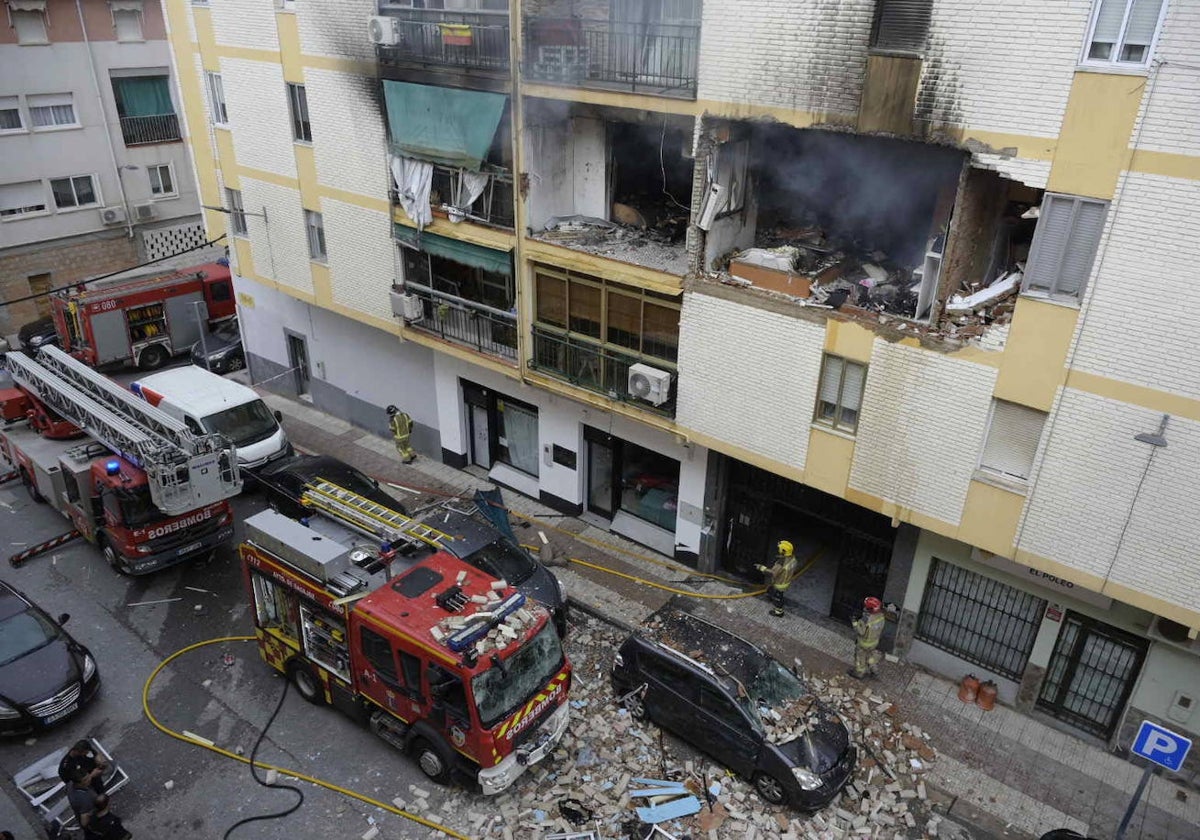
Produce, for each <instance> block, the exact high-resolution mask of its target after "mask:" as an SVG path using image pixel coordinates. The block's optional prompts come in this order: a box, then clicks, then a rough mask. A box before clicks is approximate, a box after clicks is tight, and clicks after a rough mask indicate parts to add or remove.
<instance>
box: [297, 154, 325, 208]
mask: <svg viewBox="0 0 1200 840" xmlns="http://www.w3.org/2000/svg"><path fill="white" fill-rule="evenodd" d="M294 148H295V151H296V174H298V175H299V176H300V203H301V204H303V205H304V208H305V209H306V210H312V211H314V212H316V213H320V212H321V195H320V190H319V185H318V184H317V163H316V159H315V158H314V157H313V149H312V146H306V145H304V144H303V143H296V144H295V146H294Z"/></svg>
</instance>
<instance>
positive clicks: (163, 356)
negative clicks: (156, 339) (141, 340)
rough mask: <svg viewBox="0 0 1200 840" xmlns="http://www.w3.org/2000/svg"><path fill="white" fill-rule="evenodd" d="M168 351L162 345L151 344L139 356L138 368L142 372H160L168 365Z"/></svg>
mask: <svg viewBox="0 0 1200 840" xmlns="http://www.w3.org/2000/svg"><path fill="white" fill-rule="evenodd" d="M168 358H169V357H168V355H167V351H166V349H165V348H164V347H163V346H162V345H161V344H151V345H150V346H149V347H147V348H146V349H145V350H143V351H142V355H140V356H138V367H139V368H141V369H142V370H158V369H159V368H160V367H162V366H163V365H165V364H166V363H167V359H168Z"/></svg>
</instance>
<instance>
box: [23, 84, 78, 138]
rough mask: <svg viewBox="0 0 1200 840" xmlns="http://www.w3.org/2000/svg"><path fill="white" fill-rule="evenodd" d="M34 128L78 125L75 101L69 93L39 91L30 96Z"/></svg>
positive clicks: (30, 116) (31, 119) (31, 117)
mask: <svg viewBox="0 0 1200 840" xmlns="http://www.w3.org/2000/svg"><path fill="white" fill-rule="evenodd" d="M28 103H29V119H30V121H32V122H33V127H34V129H39V128H57V127H60V126H76V125H78V124H79V123H78V122H77V121H76V119H75V101H74V98H73V97H72V95H71V94H69V93H39V94H35V95H33V96H30V97H29V98H28Z"/></svg>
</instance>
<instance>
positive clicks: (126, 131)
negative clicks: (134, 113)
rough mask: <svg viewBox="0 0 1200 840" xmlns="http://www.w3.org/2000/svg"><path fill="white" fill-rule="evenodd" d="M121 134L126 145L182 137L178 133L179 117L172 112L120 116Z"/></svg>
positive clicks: (138, 144)
mask: <svg viewBox="0 0 1200 840" xmlns="http://www.w3.org/2000/svg"><path fill="white" fill-rule="evenodd" d="M121 136H122V137H123V138H124V139H125V145H126V146H140V145H144V144H146V143H171V142H174V141H176V140H180V139H182V136H181V135H180V133H179V117H177V116H175V115H174V114H157V115H155V116H152V117H121Z"/></svg>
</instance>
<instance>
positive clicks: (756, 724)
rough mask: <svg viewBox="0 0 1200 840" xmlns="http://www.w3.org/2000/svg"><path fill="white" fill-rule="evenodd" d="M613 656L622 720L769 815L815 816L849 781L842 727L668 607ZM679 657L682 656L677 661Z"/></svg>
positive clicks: (715, 633) (773, 669)
mask: <svg viewBox="0 0 1200 840" xmlns="http://www.w3.org/2000/svg"><path fill="white" fill-rule="evenodd" d="M646 623H647V626H649V627H653V628H654V630H653V631H650V630H643V631H639V632H636V633H633V634H632V635H631V636H629V638H628V639H626V640H625V642H624V643H623V644H622V645H621V647H620V649H619V650H618V652H617V655H616V659H615V661H614V665H613V671H612V686H613V691H614V692H615V693H616V696H617V697H618V698H620V699H621V700H622V701H623V702H624V704H625V707H626V708H628V709H629V712H630V714H632V715H633V717H634V718H636V719H638V720H646V719H649V720H652V721H653V722H654V723H656V724H658V725H659V726H661V727H663V728H664V729H668V730H670V731H671V732H673V733H675V734H676V735H677V736H679V737H680V738H681V739H683V740H684V741H686V742H687V743H689V744H691V745H692V746H694V747H697V748H698V749H700V750H701V751H703V752H706V753H708V754H709V755H711V756H712V757H713V758H715V759H717V760H718V761H720V762H721V763H722V764H724V765H725V766H727V767H728V768H729V769H730V770H732V771H734V772H735V773H738V774H740V775H742V776H745V777H746V778H748V779H750V780H751V782H752V783H753V784H754V787H755V789H756V790H757V791H758V794H759V796H761V797H762V798H763V799H764V800H766V801H767V802H769V803H771V804H773V805H779V804H789V805H792V806H793V807H796V808H800V809H803V810H816V809H819V808H823V807H825V806H826V805H828V804H829V803H830V801H832V800H833V798H834V797H835V796H837V794H838V792H839V791H840V790H841V789H842V788H843V787H845V785H846V782H847V781H848V780H849V779H850V776H851V775H852V774H853V772H854V766H855V761H856V759H857V755H856V750H855V749H854V747H853V746H852V745H851V743H850V733H849V731H848V730H847V729H846V724H845V722H844V721H843V720H842V719H841V717H840V716H839V715H838V714H837V713H836V712H834V711H833V710H831V709H830V708H829V707H828V706H826V705H824V704H823V703H822V702H821V700H820V698H818V697H817V696H816V695H814V694H813V693H812V691H811V690H810V688H809V686H808V685H807V683H805V681H804V680H803V679H801V677H800V676H799V675H798V674H796V673H794V672H793V671H789V670H788V669H787V668H785V667H784V666H783V665H781V664H779V662H777V661H776V660H774V659H772V658H771V657H770V656H768V655H767V654H766V653H764V652H763V651H762V650H760V649H759V648H758V647H756V646H755V645H753V644H751V643H750V642H748V641H746V640H745V639H742V638H740V637H739V636H736V635H734V634H733V633H730V632H729V631H727V630H724V629H722V628H720V627H718V626H717V625H715V624H712V623H710V622H708V621H705V620H703V619H701V618H698V617H696V616H693V615H691V614H689V613H686V612H684V611H682V610H680V609H678V608H677V607H673V606H671V605H667V606H666V607H664V608H663V609H661V610H659V611H658V612H657V613H655V614H654V615H653V616H652V617H651V618H650V619H649V620H648V621H647V622H646ZM683 651H687V653H684V652H683Z"/></svg>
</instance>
